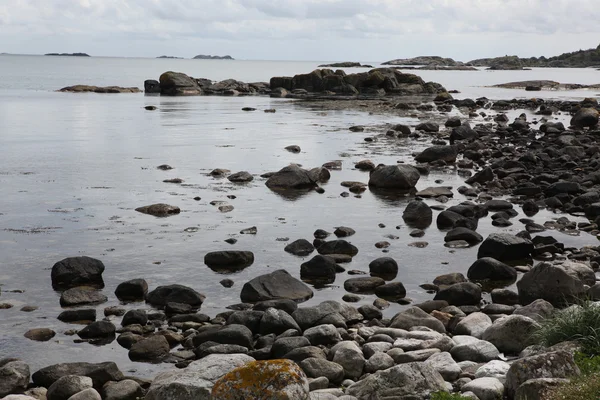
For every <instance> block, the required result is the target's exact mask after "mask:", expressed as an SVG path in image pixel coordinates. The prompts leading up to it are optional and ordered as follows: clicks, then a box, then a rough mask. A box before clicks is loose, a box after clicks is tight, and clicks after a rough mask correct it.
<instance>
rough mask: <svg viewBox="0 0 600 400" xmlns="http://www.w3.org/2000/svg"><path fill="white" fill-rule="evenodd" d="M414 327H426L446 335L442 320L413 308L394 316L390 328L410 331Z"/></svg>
mask: <svg viewBox="0 0 600 400" xmlns="http://www.w3.org/2000/svg"><path fill="white" fill-rule="evenodd" d="M413 326H426V327H428V328H431V329H433V330H434V331H436V332H440V333H445V332H446V328H444V324H442V322H441V321H440V320H438V319H437V318H435V317H432V316H431V315H429V314H427V313H426V312H425V311H423V310H421V309H420V308H418V307H411V308H409V309H408V310H405V311H402V312H400V313H398V314H396V315H395V316H394V318H393V319H392V323H391V324H390V328H399V329H405V330H409V329H410V328H412V327H413Z"/></svg>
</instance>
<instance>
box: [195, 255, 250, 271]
mask: <svg viewBox="0 0 600 400" xmlns="http://www.w3.org/2000/svg"><path fill="white" fill-rule="evenodd" d="M253 263H254V253H252V252H251V251H214V252H211V253H207V254H206V255H205V256H204V264H206V265H207V266H208V267H209V268H210V269H212V270H213V271H216V272H236V271H240V270H242V269H244V268H246V267H249V266H250V265H252V264H253Z"/></svg>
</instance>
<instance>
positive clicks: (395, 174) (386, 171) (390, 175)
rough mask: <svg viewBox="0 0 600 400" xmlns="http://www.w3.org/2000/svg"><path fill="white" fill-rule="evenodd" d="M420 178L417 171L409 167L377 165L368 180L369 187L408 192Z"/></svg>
mask: <svg viewBox="0 0 600 400" xmlns="http://www.w3.org/2000/svg"><path fill="white" fill-rule="evenodd" d="M420 178H421V174H420V173H419V171H418V170H417V169H416V168H415V167H413V166H411V165H378V166H377V168H375V169H374V170H373V171H371V175H370V178H369V186H371V187H374V188H378V189H399V190H410V189H412V188H414V187H415V186H416V185H417V182H418V181H419V179H420Z"/></svg>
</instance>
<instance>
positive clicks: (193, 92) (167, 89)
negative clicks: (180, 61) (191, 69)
mask: <svg viewBox="0 0 600 400" xmlns="http://www.w3.org/2000/svg"><path fill="white" fill-rule="evenodd" d="M159 81H160V94H162V95H167V96H197V95H200V94H202V89H200V86H198V82H196V81H195V80H194V79H193V78H191V77H189V76H187V75H186V74H183V73H181V72H173V71H167V72H165V73H163V74H162V75H161V76H160V79H159Z"/></svg>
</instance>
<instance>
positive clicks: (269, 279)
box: [240, 270, 313, 303]
mask: <svg viewBox="0 0 600 400" xmlns="http://www.w3.org/2000/svg"><path fill="white" fill-rule="evenodd" d="M312 296H313V291H312V290H311V289H310V288H309V287H308V286H306V285H305V284H304V283H302V282H301V281H299V280H298V279H296V278H294V277H292V276H291V275H290V274H289V273H288V272H287V271H285V270H277V271H274V272H271V273H270V274H266V275H261V276H258V277H256V278H254V279H252V280H251V281H249V282H247V283H246V284H244V287H243V288H242V292H241V294H240V298H241V300H242V301H243V302H244V303H255V302H258V301H264V300H276V299H290V300H294V301H297V302H302V301H306V300H308V299H310V298H311V297H312Z"/></svg>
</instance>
